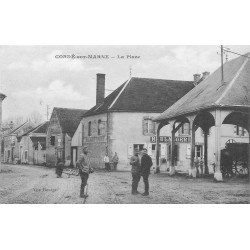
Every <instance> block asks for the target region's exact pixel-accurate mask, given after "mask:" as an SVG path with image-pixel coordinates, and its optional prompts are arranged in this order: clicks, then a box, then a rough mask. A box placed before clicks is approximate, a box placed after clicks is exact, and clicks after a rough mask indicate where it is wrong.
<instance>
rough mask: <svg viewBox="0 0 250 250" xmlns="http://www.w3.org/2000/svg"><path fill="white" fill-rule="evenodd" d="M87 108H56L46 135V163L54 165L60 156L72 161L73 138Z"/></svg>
mask: <svg viewBox="0 0 250 250" xmlns="http://www.w3.org/2000/svg"><path fill="white" fill-rule="evenodd" d="M85 112H86V110H82V109H68V108H54V109H53V112H52V114H51V118H50V121H49V126H48V130H47V137H46V163H47V165H51V166H54V165H55V164H56V163H57V160H58V158H61V159H62V160H63V161H65V165H66V166H69V165H70V163H71V139H72V136H73V135H74V133H75V131H76V129H77V126H78V125H79V122H80V121H81V119H82V117H83V115H84V113H85Z"/></svg>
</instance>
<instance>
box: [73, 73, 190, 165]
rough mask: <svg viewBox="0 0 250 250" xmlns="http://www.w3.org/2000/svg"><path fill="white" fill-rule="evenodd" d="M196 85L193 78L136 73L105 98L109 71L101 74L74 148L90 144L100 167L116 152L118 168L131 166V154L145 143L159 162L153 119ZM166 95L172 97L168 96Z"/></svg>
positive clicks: (94, 159) (95, 161) (163, 145)
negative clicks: (144, 76)
mask: <svg viewBox="0 0 250 250" xmlns="http://www.w3.org/2000/svg"><path fill="white" fill-rule="evenodd" d="M98 86H99V87H98ZM101 86H102V87H101ZM193 87H194V85H193V82H190V81H173V80H159V79H147V78H135V77H133V78H131V79H129V80H128V81H126V82H125V83H124V84H122V85H121V86H120V87H118V88H117V89H116V90H115V91H113V92H112V93H111V94H110V95H109V96H107V97H106V98H104V89H105V75H103V74H97V94H96V97H97V98H96V105H95V106H94V107H93V108H92V109H90V110H89V111H88V112H86V114H85V115H84V117H83V119H82V121H81V123H80V124H79V126H78V130H77V134H75V135H74V138H75V140H74V143H72V146H73V147H74V148H73V149H72V150H74V152H77V155H78V156H79V154H80V151H81V149H82V147H83V146H87V147H88V148H89V151H90V153H89V155H90V158H91V162H92V164H93V167H96V168H103V167H104V162H103V159H104V156H105V154H108V155H109V158H110V159H112V157H113V156H114V154H115V152H116V153H117V154H118V157H119V164H118V169H120V170H129V169H130V167H131V166H130V165H129V159H130V157H131V156H132V155H133V154H134V151H135V150H136V149H139V150H140V149H142V148H143V147H146V148H148V153H149V155H151V156H152V158H153V160H154V162H155V157H156V153H155V146H156V144H155V142H154V137H155V136H156V123H155V122H154V121H153V119H154V118H155V117H156V116H158V115H159V114H160V113H161V110H164V108H165V107H166V106H169V105H171V104H172V103H174V102H175V101H177V100H178V99H179V98H181V97H182V96H183V95H184V94H186V93H187V92H188V91H189V90H191V89H192V88H193ZM152 90H154V91H152ZM166 97H169V98H168V99H167V100H166ZM165 135H167V131H165ZM163 136H164V133H163ZM81 137H82V140H81V139H80V138H81ZM165 139H166V138H165ZM161 154H162V156H165V155H167V141H166V140H165V141H164V140H163V141H162V152H161ZM75 155H76V153H74V156H75ZM74 161H75V159H74Z"/></svg>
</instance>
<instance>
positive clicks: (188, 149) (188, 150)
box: [186, 144, 191, 159]
mask: <svg viewBox="0 0 250 250" xmlns="http://www.w3.org/2000/svg"><path fill="white" fill-rule="evenodd" d="M186 158H187V159H190V158H191V144H187V153H186Z"/></svg>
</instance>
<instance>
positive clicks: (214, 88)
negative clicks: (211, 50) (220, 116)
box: [156, 53, 250, 121]
mask: <svg viewBox="0 0 250 250" xmlns="http://www.w3.org/2000/svg"><path fill="white" fill-rule="evenodd" d="M246 55H248V56H249V55H250V53H248V54H246ZM223 72H224V83H222V81H221V68H218V69H217V70H216V71H215V72H214V73H213V74H211V75H210V76H208V77H207V78H206V79H205V80H204V81H202V82H201V83H200V84H199V85H197V86H196V87H195V88H194V89H192V90H191V91H190V92H188V93H187V94H186V95H185V96H184V97H183V98H181V99H180V100H179V101H178V102H176V103H175V104H174V105H172V106H171V107H170V108H168V109H167V110H166V111H165V112H163V113H162V114H161V115H159V116H158V117H157V118H156V120H157V121H160V120H164V119H169V118H173V117H177V116H180V115H183V114H187V113H192V112H195V111H199V110H203V109H209V108H215V107H236V106H237V107H242V106H243V107H248V108H250V60H249V58H246V57H241V56H240V57H237V58H236V59H234V60H232V61H229V62H227V63H225V64H224V71H223Z"/></svg>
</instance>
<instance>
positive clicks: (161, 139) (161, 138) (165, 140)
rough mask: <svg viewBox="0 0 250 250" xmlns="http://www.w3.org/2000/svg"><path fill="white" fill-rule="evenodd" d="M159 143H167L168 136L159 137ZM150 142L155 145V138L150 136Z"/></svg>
mask: <svg viewBox="0 0 250 250" xmlns="http://www.w3.org/2000/svg"><path fill="white" fill-rule="evenodd" d="M159 141H160V142H169V141H170V137H169V136H160V138H159ZM150 142H152V143H156V136H150Z"/></svg>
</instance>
